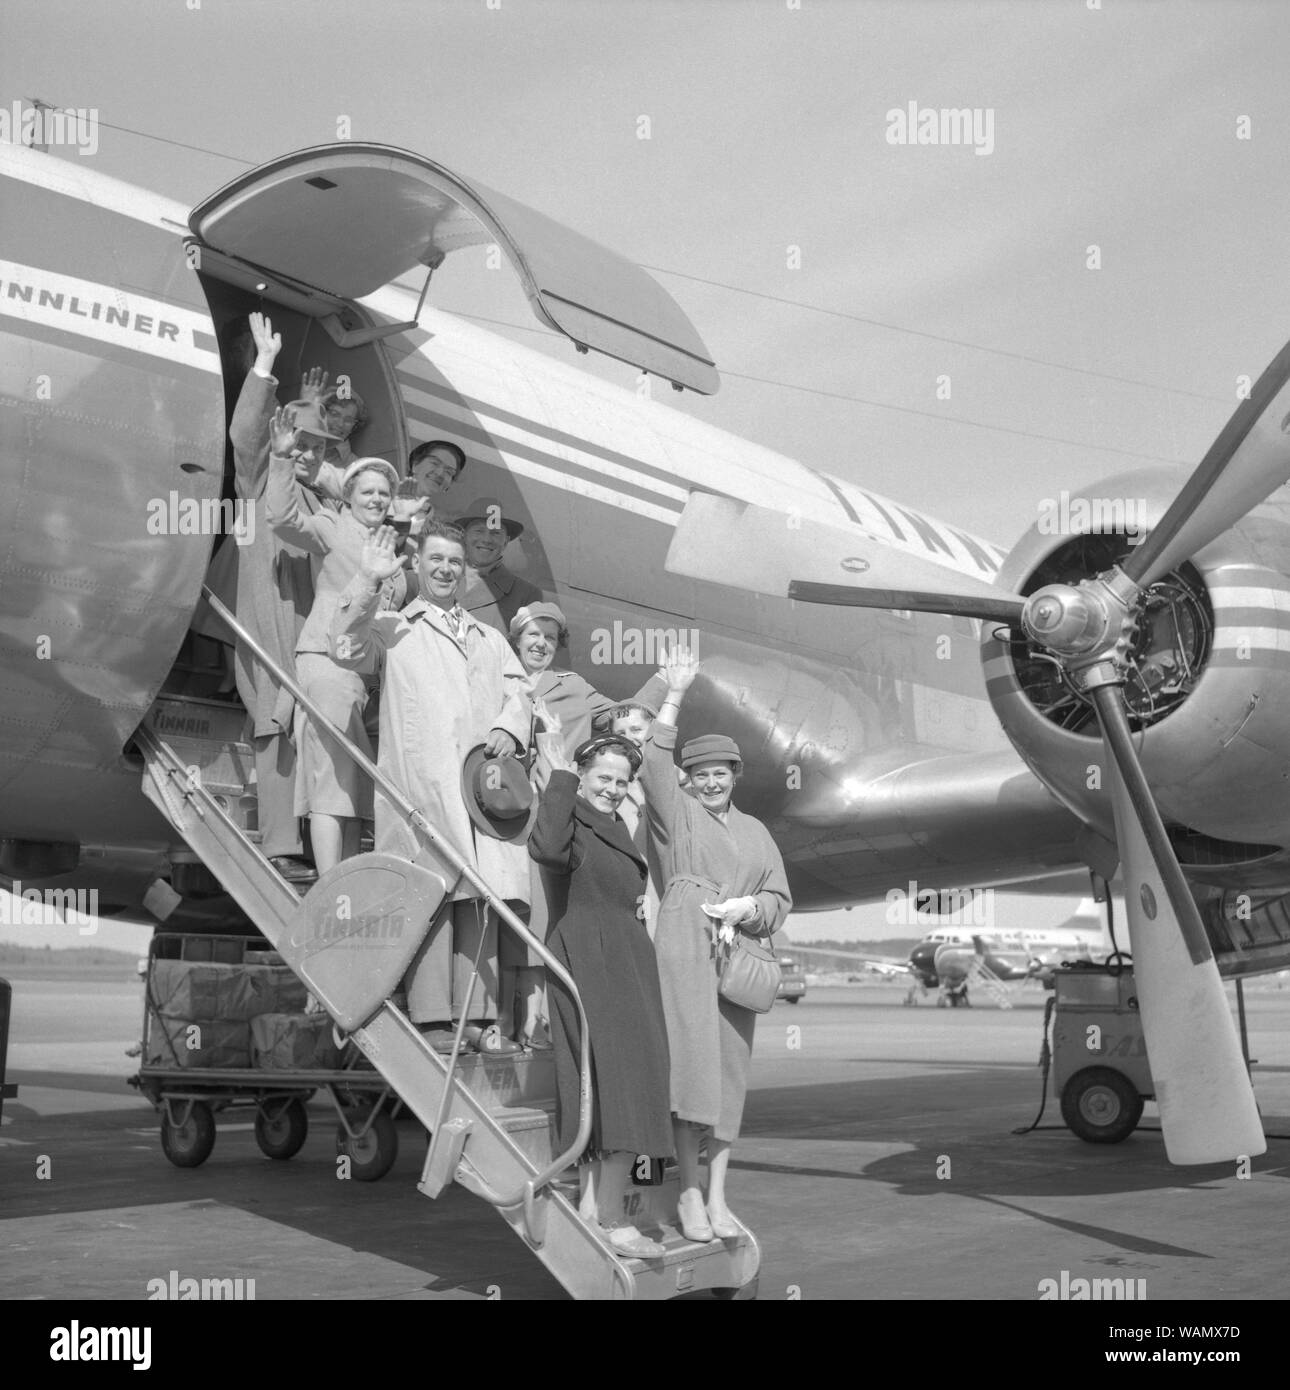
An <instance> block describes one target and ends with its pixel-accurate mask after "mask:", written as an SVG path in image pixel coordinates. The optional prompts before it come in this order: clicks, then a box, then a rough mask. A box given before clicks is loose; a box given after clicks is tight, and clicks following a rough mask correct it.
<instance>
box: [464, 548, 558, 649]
mask: <svg viewBox="0 0 1290 1390" xmlns="http://www.w3.org/2000/svg"><path fill="white" fill-rule="evenodd" d="M545 597H546V595H545V594H544V593H543V592H542V590H541V589H539V588H538V586H537V585H536V584H533V583H530V581H529V580H527V579H521V578H520V576H519V575H518V574H515V573H514V572H513V571H511V570H509V569H507V568H506V565H505V564H500V565H495V566H494V567H493V568H492V569H491V570H489V571H488V573H487V574H480V573H479V571H478V570H471V569H468V570H467V571H466V575H465V577H464V578H463V580H462V582H461V589H460V591H459V592H458V595H457V601H458V602H459V603H460V604H461V606H462V607H463V608H464V609H465V610H466V612H467V613H472V614H474V616H475V617H476V618H477V619H478V620H479V621H480V622H481V623H487V624H488V625H489V627H494V628H496V629H497V631H498V632H500V633H501V634H502V636H503V637H509V636H510V633H511V619H512V618H513V617H514V616H515V615H516V613H518V612H519V611H520V609H521V608H523V607H524V606H525V605H526V604H529V603H541V602H542V600H543V599H544V598H545Z"/></svg>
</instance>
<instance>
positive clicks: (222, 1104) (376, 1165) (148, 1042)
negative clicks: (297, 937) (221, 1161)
mask: <svg viewBox="0 0 1290 1390" xmlns="http://www.w3.org/2000/svg"><path fill="white" fill-rule="evenodd" d="M264 944H265V943H264V941H263V939H262V938H260V937H258V936H221V935H218V934H214V933H210V932H188V933H184V932H164V931H162V932H156V933H154V935H153V938H152V940H151V942H149V946H148V956H147V959H146V960H145V961H144V970H143V980H144V1006H143V1048H142V1060H141V1063H140V1066H139V1071H138V1074H137V1075H135V1076H133V1077H131V1078H130V1084H131V1085H132V1086H136V1087H138V1089H139V1092H140V1093H141V1094H142V1095H144V1096H146V1097H147V1099H148V1100H150V1101H151V1102H152V1104H153V1106H154V1108H155V1109H156V1110H157V1112H158V1113H159V1114H160V1116H161V1147H162V1151H163V1152H164V1153H165V1155H166V1157H167V1158H168V1159H169V1160H170V1161H171V1163H173V1164H174V1165H175V1166H176V1167H178V1168H197V1167H199V1166H200V1165H201V1164H203V1163H205V1162H206V1160H207V1159H208V1158H209V1157H210V1155H211V1151H212V1150H213V1149H214V1147H215V1136H216V1128H217V1126H216V1117H217V1116H218V1115H220V1114H221V1113H222V1112H224V1111H232V1112H233V1113H235V1114H237V1115H241V1114H243V1113H244V1112H245V1110H246V1109H247V1108H251V1109H253V1110H254V1112H255V1142H256V1143H257V1144H258V1145H259V1148H260V1152H261V1153H263V1154H264V1155H265V1157H266V1158H274V1159H280V1160H285V1159H289V1158H294V1157H295V1155H296V1154H297V1153H299V1152H300V1150H301V1148H303V1146H304V1143H305V1139H306V1137H307V1135H308V1133H309V1114H308V1111H307V1110H306V1109H305V1106H306V1104H307V1103H308V1101H309V1100H310V1098H311V1097H312V1096H313V1095H314V1094H315V1093H316V1092H318V1091H322V1092H323V1093H324V1094H325V1095H326V1096H327V1098H328V1099H329V1100H330V1101H331V1103H332V1106H333V1108H334V1109H335V1111H336V1118H337V1127H336V1151H337V1153H340V1154H344V1155H345V1156H346V1157H347V1158H348V1159H349V1175H350V1176H351V1177H353V1178H354V1179H355V1180H357V1181H359V1182H375V1181H376V1180H377V1179H378V1178H383V1177H384V1176H385V1174H386V1173H388V1172H389V1170H390V1168H391V1167H393V1165H394V1161H395V1159H396V1158H397V1157H398V1151H399V1140H398V1131H397V1130H396V1129H395V1127H394V1122H393V1114H392V1111H393V1107H394V1104H395V1101H394V1098H393V1097H392V1095H391V1091H390V1087H389V1085H388V1084H387V1083H386V1081H385V1079H384V1078H383V1077H382V1076H381V1075H380V1073H379V1072H377V1071H374V1070H372V1069H371V1068H365V1067H363V1066H359V1065H355V1063H357V1062H361V1061H362V1059H361V1058H360V1057H359V1056H358V1055H357V1054H354V1055H353V1056H351V1057H350V1058H349V1059H348V1065H345V1066H335V1067H326V1068H324V1067H315V1068H311V1069H303V1068H300V1067H275V1068H274V1069H273V1070H265V1069H261V1068H257V1067H255V1066H252V1065H251V1058H250V1057H247V1058H246V1061H245V1063H243V1062H241V1061H238V1062H236V1063H234V1062H233V1060H232V1059H231V1058H225V1059H222V1064H221V1065H217V1066H207V1065H202V1066H200V1067H194V1066H191V1065H189V1064H190V1063H191V1062H192V1060H193V1058H194V1056H197V1057H200V1056H201V1053H202V1042H203V1039H202V1038H201V1034H202V1033H203V1032H204V1031H205V1030H206V1029H207V1028H208V1027H210V1026H211V1024H210V1023H209V1022H206V1021H204V1022H203V1023H202V1024H201V1025H199V1026H196V1027H195V1028H194V1027H192V1026H191V1025H186V1024H181V1025H179V1026H178V1027H177V1026H176V1025H175V1024H174V1023H172V1022H171V1021H170V1020H168V1019H167V1018H166V1017H165V1016H164V1015H163V1013H162V1010H161V1008H160V1007H159V1003H158V1000H157V997H156V990H155V988H154V984H155V979H156V973H157V964H158V962H159V961H180V962H184V963H191V962H193V961H194V960H195V959H197V958H200V960H201V961H210V962H212V963H215V964H217V965H230V966H238V965H241V964H242V963H243V962H244V961H251V960H252V959H255V958H257V957H258V958H260V959H270V958H272V959H273V960H278V959H280V958H279V957H277V956H276V955H274V954H273V953H270V952H265V951H259V950H257V947H260V946H263V945H264ZM186 1032H191V1033H193V1034H195V1035H196V1036H195V1037H188V1038H185V1037H184V1033H186ZM194 1042H195V1043H196V1044H197V1046H196V1047H194V1046H192V1044H193V1043H194ZM217 1059H218V1056H217Z"/></svg>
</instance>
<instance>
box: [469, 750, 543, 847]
mask: <svg viewBox="0 0 1290 1390" xmlns="http://www.w3.org/2000/svg"><path fill="white" fill-rule="evenodd" d="M461 794H462V796H463V797H464V798H465V802H466V812H467V814H468V815H469V816H470V818H471V820H472V821H473V822H474V823H475V828H476V829H477V830H482V831H483V832H484V834H485V835H488V836H490V837H491V838H492V839H494V840H522V839H524V837H525V836H526V835H527V834H528V832H529V827H530V826H531V825H532V824H533V819H534V817H535V816H536V815H537V799H536V798H535V797H534V795H533V787H532V784H531V783H530V782H529V778H528V773H527V772H525V770H524V764H523V763H522V762H520V761H519V759H518V758H492V757H489V755H488V752H487V750H486V749H485V748H484V745H483V744H482V743H480V744H477V745H476V746H475V747H474V748H472V749H471V750H470V752H469V753H467V754H466V761H465V762H464V763H463V764H462V766H461Z"/></svg>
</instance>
